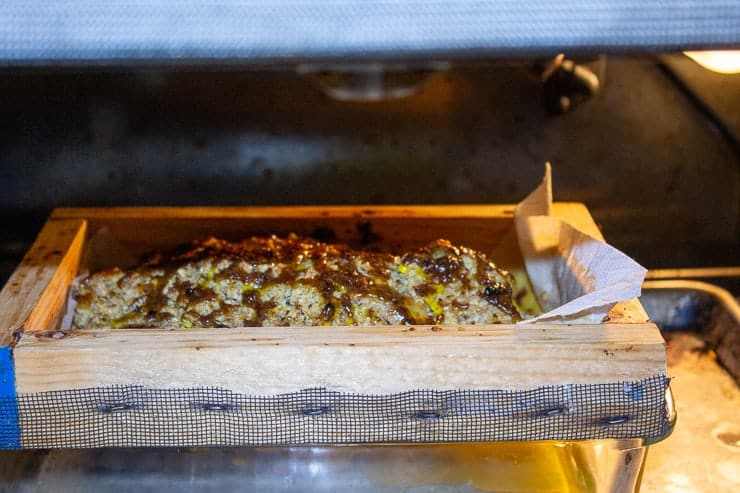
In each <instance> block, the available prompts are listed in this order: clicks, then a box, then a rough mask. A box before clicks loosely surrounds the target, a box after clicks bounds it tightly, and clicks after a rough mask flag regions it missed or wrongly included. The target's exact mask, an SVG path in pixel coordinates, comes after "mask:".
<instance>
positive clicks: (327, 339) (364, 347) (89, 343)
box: [15, 324, 665, 395]
mask: <svg viewBox="0 0 740 493" xmlns="http://www.w3.org/2000/svg"><path fill="white" fill-rule="evenodd" d="M15 365H16V386H17V390H18V393H19V394H22V393H32V392H42V391H47V390H62V389H78V388H88V387H98V386H107V385H116V384H121V385H124V384H133V385H144V386H147V387H153V388H177V387H221V388H226V389H229V390H231V391H234V392H238V393H244V394H251V395H273V394H280V393H287V392H295V391H298V390H301V389H305V388H313V387H326V388H328V389H331V390H337V391H342V392H358V393H365V394H385V393H393V392H401V391H406V390H413V389H424V388H429V389H435V390H443V389H471V390H474V389H512V390H513V389H530V388H535V387H539V386H543V385H554V384H563V383H606V382H614V381H630V380H639V379H642V378H647V377H651V376H655V375H659V374H663V373H665V347H664V342H663V339H662V338H661V336H660V333H659V331H658V329H657V327H655V326H654V325H652V324H624V325H621V324H608V325H574V326H565V325H542V326H539V325H538V326H521V325H518V326H515V325H487V326H464V327H444V328H442V327H431V326H417V327H414V328H413V330H411V329H410V328H408V327H370V328H366V327H344V328H341V329H338V328H327V327H306V328H278V327H274V328H240V329H217V330H214V329H195V330H194V329H184V330H161V329H138V330H137V329H119V330H99V331H80V332H78V333H77V334H76V335H74V336H71V337H67V338H64V339H60V340H51V339H49V338H37V337H34V336H26V337H24V338H23V339H22V340H21V341H20V342H19V343H18V345H17V346H16V349H15Z"/></svg>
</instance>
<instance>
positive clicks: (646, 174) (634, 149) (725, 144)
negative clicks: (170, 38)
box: [0, 59, 740, 281]
mask: <svg viewBox="0 0 740 493" xmlns="http://www.w3.org/2000/svg"><path fill="white" fill-rule="evenodd" d="M695 73H698V74H699V77H706V78H709V79H712V80H715V78H717V77H721V76H716V75H714V74H711V73H709V72H706V73H705V74H702V73H701V72H695ZM733 77H734V78H733ZM738 77H740V76H730V77H729V78H726V79H724V80H723V81H721V83H720V86H719V87H720V89H718V90H719V91H720V94H724V97H722V98H721V102H722V106H723V107H724V108H725V110H726V108H728V107H729V108H733V107H734V108H735V111H732V110H730V111H729V112H728V114H730V115H732V114H734V115H737V114H738V111H737V110H740V83H738ZM602 84H603V85H604V86H603V91H602V93H601V94H600V95H599V96H597V97H596V98H595V99H593V100H591V101H588V102H587V103H585V104H583V105H582V106H579V107H578V108H576V109H575V110H574V111H572V112H571V113H569V114H566V115H564V116H549V115H547V114H546V112H545V111H544V109H543V103H542V99H543V96H542V89H541V86H540V84H539V82H538V80H537V78H536V77H534V76H533V75H532V70H531V67H530V66H528V65H527V64H507V65H503V64H501V65H489V66H476V67H470V68H458V69H453V70H451V71H448V72H446V73H443V74H437V75H435V76H433V77H432V78H431V80H430V81H429V82H428V84H427V85H426V86H425V87H424V88H423V89H422V90H421V91H420V92H419V93H418V94H416V95H414V96H411V97H409V98H406V99H402V100H397V101H386V102H380V103H348V102H338V101H334V100H332V99H330V98H328V97H326V96H324V95H323V94H322V93H321V91H320V90H319V89H317V88H316V86H314V85H313V84H311V83H310V82H309V81H308V80H306V79H304V78H302V77H301V76H299V75H296V74H294V73H293V72H292V71H288V70H272V71H262V72H239V71H220V72H206V71H200V72H197V71H170V72H157V71H144V72H141V71H140V72H136V73H134V72H130V71H129V72H124V71H108V72H102V71H101V72H90V71H87V72H72V71H69V72H64V73H60V72H56V73H44V72H41V71H34V72H26V73H18V72H6V73H4V74H2V75H0V88H1V89H2V91H0V110H1V111H2V115H3V117H2V119H1V120H0V130H1V131H0V183H2V185H3V188H2V193H1V194H0V221H1V222H2V225H3V226H4V228H3V230H4V233H3V235H2V239H0V281H4V280H5V278H6V277H7V275H8V274H9V272H10V270H11V269H12V268H13V267H14V265H15V263H16V262H17V261H18V260H19V259H20V256H21V255H22V253H23V252H24V251H25V249H26V248H27V247H28V244H29V243H30V241H31V240H32V239H33V237H34V235H35V234H36V233H37V231H38V229H39V228H40V226H41V224H42V222H43V219H44V217H45V215H46V214H48V212H49V211H50V210H51V209H52V208H53V207H58V206H91V205H95V206H105V205H194V204H198V205H251V204H275V205H278V204H360V203H368V204H390V203H398V204H408V203H476V202H491V203H507V202H509V203H510V202H516V201H518V200H520V199H521V198H522V197H523V195H524V194H526V193H527V191H528V190H530V189H531V188H532V187H533V186H534V185H535V184H536V183H537V182H538V181H539V180H540V179H541V176H542V171H543V167H542V163H543V162H544V161H546V160H550V161H552V162H553V164H554V167H555V168H554V188H555V196H556V198H557V199H558V200H568V201H582V202H585V203H587V204H588V206H589V208H590V209H591V210H592V212H593V214H594V216H595V219H596V220H597V222H598V223H599V224H600V225H601V226H602V227H603V231H604V234H605V236H606V237H607V239H609V240H610V242H612V243H613V244H615V245H616V246H617V247H618V248H621V249H623V250H625V251H626V252H627V253H629V254H631V255H633V256H634V257H636V258H637V260H638V261H640V262H642V263H643V264H645V265H646V266H648V267H650V268H658V267H676V266H688V265H691V266H700V265H705V266H709V265H731V264H736V263H737V260H738V259H737V253H736V252H737V248H738V238H739V237H740V230H739V226H738V207H739V204H740V175H739V173H740V171H739V170H740V158H739V157H738V153H737V147H733V144H732V143H731V142H730V141H728V139H727V138H726V136H725V137H723V136H722V135H721V134H720V133H719V132H717V131H716V128H714V127H713V126H712V125H711V124H710V123H709V122H708V121H707V120H706V119H705V118H704V117H703V116H702V114H701V113H700V112H698V111H697V109H696V107H695V106H694V105H692V104H691V102H690V101H689V100H688V98H687V97H686V96H685V94H684V93H682V92H681V91H680V90H678V89H677V87H676V86H675V85H674V84H673V83H672V82H671V81H670V80H669V79H668V78H666V76H665V75H664V74H663V73H662V72H661V71H660V70H659V69H658V68H657V67H656V66H655V64H654V63H653V62H651V61H650V60H647V59H640V60H637V59H621V60H609V61H608V70H607V77H606V78H605V80H604V79H602ZM716 91H717V89H715V92H716ZM721 91H724V93H722V92H721ZM714 97H715V99H716V98H717V96H716V94H715V95H714ZM733 105H734V106H733ZM731 131H732V129H731ZM735 136H737V134H735Z"/></svg>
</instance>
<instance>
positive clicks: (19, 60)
mask: <svg viewBox="0 0 740 493" xmlns="http://www.w3.org/2000/svg"><path fill="white" fill-rule="evenodd" d="M738 26H740V2H738V1H737V0H675V1H670V2H669V1H665V0H662V1H661V0H622V1H614V0H571V1H562V2H551V1H549V0H498V1H479V0H456V1H449V0H444V1H438V0H405V1H398V0H321V1H317V0H247V1H244V0H219V1H214V2H202V1H200V0H177V1H173V0H107V1H106V2H100V1H99V0H67V1H62V2H50V1H48V0H6V1H4V2H2V3H0V64H2V65H49V64H51V65H54V64H71V65H80V64H83V65H84V64H90V63H94V64H130V63H146V62H149V63H162V62H175V63H193V62H197V63H208V62H217V63H229V62H234V63H244V62H251V63H265V62H275V61H285V62H291V61H298V60H306V59H336V58H347V57H352V58H353V59H355V58H363V57H364V58H381V57H382V58H389V57H392V58H430V57H439V58H441V57H444V58H452V57H481V56H506V55H510V56H514V55H539V54H551V53H553V52H559V51H567V52H569V53H574V52H625V51H644V50H651V51H666V50H678V49H687V48H708V47H727V46H731V45H737V44H739V43H740V29H738Z"/></svg>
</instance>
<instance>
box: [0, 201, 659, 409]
mask: <svg viewBox="0 0 740 493" xmlns="http://www.w3.org/2000/svg"><path fill="white" fill-rule="evenodd" d="M554 214H555V215H556V216H560V217H562V218H564V219H565V220H567V221H568V222H570V223H571V224H573V225H574V226H576V227H578V228H579V229H581V230H583V231H585V232H587V233H589V234H591V235H592V236H595V237H601V234H600V232H599V230H598V228H597V227H596V225H595V224H594V222H593V220H592V218H591V216H590V214H589V213H588V211H587V209H586V208H585V206H583V205H582V204H576V203H555V204H554ZM358 224H360V225H363V227H362V228H360V229H363V228H364V232H365V233H367V228H369V227H372V232H373V234H374V235H376V237H377V238H382V239H381V240H380V241H379V244H381V245H382V244H383V243H387V244H389V245H390V244H397V245H405V244H414V243H417V244H418V243H419V242H421V243H424V242H426V241H429V240H432V239H435V238H438V237H445V238H448V239H450V240H452V241H453V242H457V243H461V244H465V245H467V246H471V247H473V248H477V249H480V250H482V251H486V252H490V251H492V250H493V249H494V248H495V246H496V245H497V244H498V243H500V242H501V240H502V239H503V238H504V237H506V236H507V235H511V234H512V228H513V206H510V205H490V206H489V205H480V206H479V205H476V206H412V207H411V206H410V207H399V206H393V207H254V208H238V207H237V208H229V207H226V208H224V207H219V208H100V209H57V210H55V211H54V212H53V213H52V215H51V217H50V219H49V221H48V222H47V223H46V225H45V226H44V228H43V230H42V231H41V233H40V234H39V236H38V238H37V240H36V242H35V243H34V245H33V246H32V248H31V249H30V250H29V252H28V254H27V255H26V257H25V258H24V259H23V261H22V262H21V264H20V266H19V267H18V269H17V270H16V271H15V273H14V274H13V275H12V277H11V278H10V280H9V281H8V283H7V285H6V286H5V288H4V289H3V291H2V292H1V293H0V338H1V341H0V346H5V345H7V344H11V343H13V344H14V350H13V359H14V367H15V379H16V390H17V393H18V394H30V393H38V392H44V391H50V390H69V389H81V388H90V387H103V386H109V385H119V384H120V385H142V386H146V387H151V388H187V387H219V388H225V389H228V390H231V391H233V392H239V393H245V394H250V395H274V394H279V393H285V392H294V391H298V390H301V389H304V388H315V387H326V388H330V389H334V390H339V391H345V392H356V393H367V394H385V393H392V392H400V391H404V390H409V389H419V388H435V389H471V390H474V389H511V390H522V389H531V388H535V387H539V386H543V385H552V384H563V383H576V384H577V383H606V382H616V381H636V380H640V379H643V378H649V377H652V376H655V375H660V374H664V373H665V348H664V342H663V339H662V338H661V336H660V333H659V331H658V329H657V327H656V326H655V325H654V324H651V323H649V322H648V321H647V317H646V315H645V312H644V311H643V310H642V308H641V306H640V305H639V303H638V302H637V300H632V301H630V302H626V303H621V304H619V305H617V306H616V307H615V308H614V310H612V312H611V313H610V322H609V323H604V324H582V325H573V326H569V325H554V324H536V325H535V324H520V325H485V326H454V327H430V326H416V327H413V328H410V327H395V326H391V327H374V328H364V327H346V328H336V327H311V328H277V327H269V328H237V329H141V330H137V329H125V330H121V329H109V330H94V331H77V332H76V333H74V334H73V335H71V336H68V337H65V338H63V339H59V340H54V339H50V338H48V337H46V336H44V335H40V334H39V332H44V331H48V330H49V329H51V328H53V327H54V326H55V324H57V323H58V321H59V315H60V313H61V311H62V310H63V309H64V304H65V300H66V298H67V295H68V288H69V286H70V284H71V282H72V280H73V279H74V277H75V276H76V275H77V274H78V269H79V266H80V262H81V260H82V259H83V254H84V253H85V247H86V242H87V240H88V238H89V237H90V235H91V234H92V233H94V232H95V231H97V230H99V229H100V228H102V227H106V228H108V229H109V230H110V231H111V233H112V234H113V235H114V236H115V237H116V238H117V239H118V240H120V241H121V242H123V243H124V244H125V245H126V247H127V248H128V249H130V250H131V251H132V252H135V253H142V252H144V251H146V250H154V249H162V248H168V247H172V246H174V245H176V244H179V243H182V242H187V241H189V240H192V239H196V238H199V237H203V236H206V235H210V234H212V235H216V236H223V237H227V238H237V237H243V236H247V235H250V234H265V233H271V232H274V233H278V234H285V233H287V232H291V231H295V232H299V233H304V234H305V233H310V232H311V231H312V230H314V229H315V228H319V227H320V228H331V229H332V230H333V231H335V232H336V233H337V236H338V237H339V239H340V240H342V239H346V238H349V237H351V236H352V235H355V234H356V231H357V225H358ZM494 260H496V259H494Z"/></svg>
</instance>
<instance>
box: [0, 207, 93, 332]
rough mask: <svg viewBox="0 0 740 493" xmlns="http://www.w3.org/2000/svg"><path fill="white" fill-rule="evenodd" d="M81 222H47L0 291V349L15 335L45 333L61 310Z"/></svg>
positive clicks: (80, 244) (79, 241)
mask: <svg viewBox="0 0 740 493" xmlns="http://www.w3.org/2000/svg"><path fill="white" fill-rule="evenodd" d="M86 226H87V222H86V221H85V220H84V219H56V220H49V221H47V223H46V224H45V225H44V227H43V229H42V230H41V232H40V233H39V235H38V237H37V238H36V241H35V242H34V243H33V245H32V246H31V249H30V250H29V251H28V253H27V254H26V255H25V256H24V257H23V260H21V263H20V265H19V266H18V268H17V269H16V270H15V272H13V274H12V275H11V276H10V279H8V282H7V283H6V284H5V287H4V288H3V290H2V291H0V346H4V345H7V344H8V343H10V342H11V340H12V337H13V334H14V333H15V332H16V331H19V330H23V331H33V330H46V329H48V328H50V327H51V326H52V325H53V323H54V321H55V320H56V318H57V316H58V315H59V313H60V310H61V309H62V307H63V305H64V302H65V300H66V296H67V288H68V287H69V285H70V284H71V282H72V279H73V278H74V276H75V275H76V273H77V267H78V265H79V263H80V258H81V255H82V250H83V246H84V243H85V233H86Z"/></svg>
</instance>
